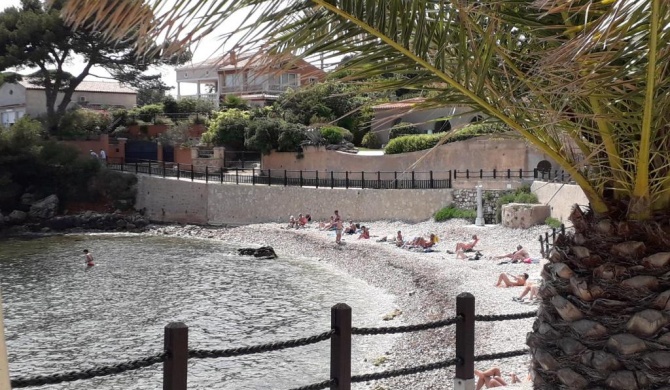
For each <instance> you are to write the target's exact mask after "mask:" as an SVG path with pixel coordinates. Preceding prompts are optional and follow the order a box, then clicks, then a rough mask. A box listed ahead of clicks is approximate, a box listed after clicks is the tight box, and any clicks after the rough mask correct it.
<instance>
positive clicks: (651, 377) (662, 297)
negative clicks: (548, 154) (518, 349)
mask: <svg viewBox="0 0 670 390" xmlns="http://www.w3.org/2000/svg"><path fill="white" fill-rule="evenodd" d="M570 220H571V221H572V223H573V225H574V233H571V234H566V235H560V236H559V237H558V238H557V239H556V242H555V244H554V247H553V249H552V250H551V252H550V254H549V260H550V262H549V263H548V264H547V265H546V266H545V267H544V269H543V272H542V277H543V279H544V280H543V285H542V287H541V288H540V297H541V298H542V304H541V307H540V310H539V312H538V318H537V320H536V321H535V323H534V324H533V331H532V332H531V333H529V334H528V338H527V343H528V346H530V348H531V353H532V355H533V363H532V371H533V382H534V386H535V388H537V389H586V388H588V389H626V390H633V389H670V329H669V326H668V325H670V224H669V222H668V221H669V220H670V219H669V218H668V216H666V217H665V218H664V219H657V220H652V221H622V222H615V221H612V220H610V219H607V218H604V217H598V216H596V215H594V214H593V213H591V212H587V213H584V212H582V211H581V210H579V208H578V207H575V209H574V211H573V212H572V215H571V217H570Z"/></svg>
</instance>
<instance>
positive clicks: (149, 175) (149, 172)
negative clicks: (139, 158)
mask: <svg viewBox="0 0 670 390" xmlns="http://www.w3.org/2000/svg"><path fill="white" fill-rule="evenodd" d="M149 176H151V160H149Z"/></svg>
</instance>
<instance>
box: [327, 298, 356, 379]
mask: <svg viewBox="0 0 670 390" xmlns="http://www.w3.org/2000/svg"><path fill="white" fill-rule="evenodd" d="M330 326H331V328H332V329H335V334H333V335H332V336H331V337H330V378H331V379H335V383H333V384H331V385H330V389H331V390H351V307H349V306H348V305H347V304H345V303H338V304H337V305H335V306H333V307H332V308H331V309H330Z"/></svg>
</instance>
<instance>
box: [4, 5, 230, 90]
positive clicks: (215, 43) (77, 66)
mask: <svg viewBox="0 0 670 390" xmlns="http://www.w3.org/2000/svg"><path fill="white" fill-rule="evenodd" d="M20 5H21V1H20V0H2V5H0V9H2V10H4V9H5V8H8V7H19V6H20ZM233 26H234V23H222V24H221V28H220V29H217V30H215V31H214V32H213V33H212V34H211V35H209V36H208V37H206V38H204V39H203V40H201V41H200V42H199V43H198V44H197V45H194V46H192V47H191V50H192V51H193V59H192V62H200V61H204V60H206V59H209V58H212V57H214V56H216V55H217V54H218V55H223V53H224V52H225V51H226V50H228V49H229V47H223V48H222V47H221V42H220V41H219V40H218V39H217V37H218V36H220V35H222V34H226V33H228V32H230V28H231V27H233ZM228 46H232V45H228ZM186 65H188V64H185V65H184V66H186ZM68 66H69V68H68V71H69V72H70V73H72V74H79V73H81V71H82V70H83V69H84V66H85V64H84V62H83V59H82V58H73V60H72V61H71V62H70V63H69V64H68ZM174 69H175V68H174V67H168V66H165V67H154V68H152V69H151V71H150V72H149V73H148V74H156V73H160V74H161V77H162V79H163V81H164V82H165V83H166V84H167V85H168V86H171V87H174V88H173V89H172V90H171V91H170V92H169V93H171V94H172V95H175V96H176V95H177V82H176V77H177V76H176V73H175V70H174ZM30 71H31V70H30V69H20V70H18V72H19V73H22V74H27V73H30ZM91 73H92V74H93V75H99V76H103V77H109V76H110V75H109V73H107V72H106V71H105V70H104V69H101V68H97V67H95V68H93V69H92V70H91ZM86 79H87V80H102V81H109V79H104V78H98V77H95V76H88V77H87V78H86ZM195 93H196V86H195V84H188V83H182V85H181V94H182V95H188V94H195Z"/></svg>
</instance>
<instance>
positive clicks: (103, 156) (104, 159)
mask: <svg viewBox="0 0 670 390" xmlns="http://www.w3.org/2000/svg"><path fill="white" fill-rule="evenodd" d="M100 161H102V163H103V164H105V165H107V153H106V152H105V150H104V149H100Z"/></svg>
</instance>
